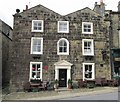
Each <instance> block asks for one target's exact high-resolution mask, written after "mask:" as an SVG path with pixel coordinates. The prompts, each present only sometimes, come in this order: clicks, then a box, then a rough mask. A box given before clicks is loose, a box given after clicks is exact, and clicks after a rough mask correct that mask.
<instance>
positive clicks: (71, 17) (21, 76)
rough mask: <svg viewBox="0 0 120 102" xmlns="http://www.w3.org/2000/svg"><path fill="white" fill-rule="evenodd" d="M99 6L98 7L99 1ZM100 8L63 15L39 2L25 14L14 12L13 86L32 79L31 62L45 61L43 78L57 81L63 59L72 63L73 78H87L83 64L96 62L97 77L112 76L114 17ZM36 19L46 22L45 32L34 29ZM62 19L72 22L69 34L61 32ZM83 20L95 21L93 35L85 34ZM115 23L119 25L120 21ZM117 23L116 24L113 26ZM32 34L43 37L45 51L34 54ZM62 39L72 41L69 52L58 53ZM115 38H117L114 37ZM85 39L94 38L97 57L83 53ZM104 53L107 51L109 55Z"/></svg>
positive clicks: (95, 71)
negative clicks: (58, 45)
mask: <svg viewBox="0 0 120 102" xmlns="http://www.w3.org/2000/svg"><path fill="white" fill-rule="evenodd" d="M95 6H96V7H97V4H96V5H95ZM102 7H103V8H102ZM102 7H101V8H100V9H102V10H103V13H104V12H105V11H104V4H102ZM96 10H98V8H94V10H91V9H89V8H88V7H86V8H84V9H82V10H78V11H76V12H73V13H70V14H68V15H65V16H62V15H60V14H58V13H55V12H54V11H52V10H50V9H48V8H46V7H44V6H42V5H38V6H35V7H33V8H31V9H28V10H25V11H24V12H22V13H16V14H15V15H14V28H13V42H12V46H11V52H10V63H11V64H10V68H11V80H10V83H11V88H18V89H19V88H22V85H23V83H24V82H26V81H29V77H30V76H29V75H30V62H42V63H43V67H42V68H43V70H42V80H47V81H49V80H54V79H55V73H56V71H55V63H56V62H59V61H62V60H63V61H67V62H69V63H71V64H72V66H71V78H72V79H73V80H77V79H83V74H84V73H83V63H94V64H95V66H94V68H95V70H94V79H95V78H97V77H103V78H106V79H111V75H112V73H111V61H110V59H111V56H110V48H111V45H110V44H111V43H110V40H111V39H110V36H111V35H112V34H111V32H110V25H111V22H110V21H109V19H110V17H109V18H108V19H107V20H105V19H106V18H105V17H104V15H102V14H99V12H96ZM112 16H114V15H112ZM112 18H113V21H115V22H117V21H116V20H117V19H116V17H115V18H114V17H112ZM32 20H43V21H44V30H43V32H31V27H32ZM58 21H69V33H58V31H57V29H58V28H57V22H58ZM82 22H92V23H93V34H82ZM114 24H116V23H114ZM115 26H118V24H116V25H115ZM115 26H114V25H113V27H115ZM113 29H114V28H113ZM113 32H114V31H113ZM110 34H111V35H110ZM117 36H118V35H117ZM31 37H42V38H43V54H41V55H36V54H31V52H30V51H31ZM60 38H65V39H67V40H68V41H69V55H58V54H57V42H58V40H59V39H60ZM115 38H116V37H113V39H115ZM83 39H92V40H93V45H94V55H93V56H84V55H83V52H82V46H83V45H82V40H83ZM113 39H112V41H113V43H114V44H115V46H117V45H118V43H117V42H116V40H113ZM103 52H105V53H106V54H105V56H104V55H103ZM45 66H47V67H48V70H45V69H44V67H45Z"/></svg>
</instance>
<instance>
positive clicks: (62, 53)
mask: <svg viewBox="0 0 120 102" xmlns="http://www.w3.org/2000/svg"><path fill="white" fill-rule="evenodd" d="M61 40H64V41H66V43H67V52H66V53H64V52H59V42H60V41H61ZM57 55H69V41H68V40H67V39H65V38H61V39H59V40H58V42H57Z"/></svg>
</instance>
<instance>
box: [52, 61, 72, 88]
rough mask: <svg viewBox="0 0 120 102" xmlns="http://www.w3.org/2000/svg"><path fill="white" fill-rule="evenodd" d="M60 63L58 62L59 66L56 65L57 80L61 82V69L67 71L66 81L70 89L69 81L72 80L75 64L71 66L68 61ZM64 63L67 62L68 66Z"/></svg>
mask: <svg viewBox="0 0 120 102" xmlns="http://www.w3.org/2000/svg"><path fill="white" fill-rule="evenodd" d="M59 62H60V63H59ZM59 62H57V64H56V63H55V64H54V65H55V79H57V80H59V69H67V80H66V81H67V82H66V83H67V87H68V80H69V79H71V66H72V65H73V64H71V63H69V62H67V61H64V60H63V61H59ZM63 62H66V64H65V63H63ZM62 63H63V64H62ZM64 64H65V65H64ZM67 64H68V65H67Z"/></svg>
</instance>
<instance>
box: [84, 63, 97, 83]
mask: <svg viewBox="0 0 120 102" xmlns="http://www.w3.org/2000/svg"><path fill="white" fill-rule="evenodd" d="M85 65H92V71H91V72H92V78H85V73H86V72H85ZM88 73H89V71H88ZM94 79H95V63H83V81H84V80H94Z"/></svg>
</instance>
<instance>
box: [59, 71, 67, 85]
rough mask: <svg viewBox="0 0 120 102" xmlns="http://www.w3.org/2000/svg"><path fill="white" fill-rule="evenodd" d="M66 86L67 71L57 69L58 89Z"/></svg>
mask: <svg viewBox="0 0 120 102" xmlns="http://www.w3.org/2000/svg"><path fill="white" fill-rule="evenodd" d="M66 86H67V69H59V87H66Z"/></svg>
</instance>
